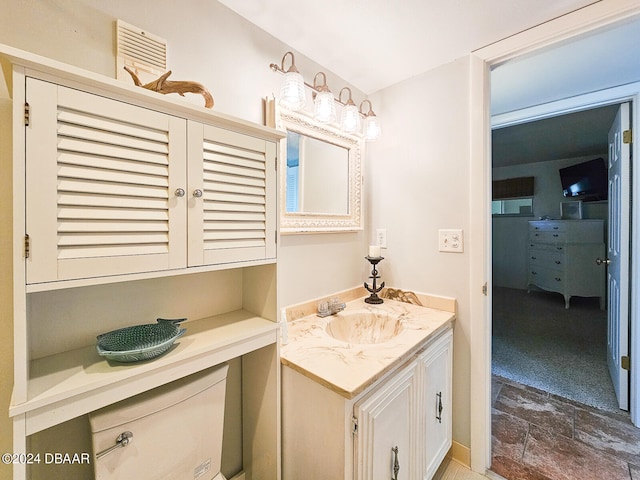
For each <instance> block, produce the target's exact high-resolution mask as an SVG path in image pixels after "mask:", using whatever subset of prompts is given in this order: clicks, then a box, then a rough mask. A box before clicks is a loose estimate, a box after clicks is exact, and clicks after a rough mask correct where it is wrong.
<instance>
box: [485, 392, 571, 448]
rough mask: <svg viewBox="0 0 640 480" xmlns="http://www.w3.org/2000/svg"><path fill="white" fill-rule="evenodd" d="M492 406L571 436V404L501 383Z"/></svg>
mask: <svg viewBox="0 0 640 480" xmlns="http://www.w3.org/2000/svg"><path fill="white" fill-rule="evenodd" d="M494 407H495V409H496V410H500V411H502V412H506V413H510V414H511V415H514V416H516V417H518V418H522V419H523V420H526V421H527V422H529V423H532V424H534V425H537V426H539V427H542V428H544V429H547V430H549V431H550V432H553V433H557V434H560V435H564V436H565V437H568V438H572V437H573V415H574V410H575V408H574V407H573V406H572V405H568V404H566V403H564V402H560V401H558V400H556V399H553V398H549V397H548V396H545V395H542V394H539V393H537V392H535V391H532V390H527V389H520V388H515V387H512V386H511V385H503V386H502V388H501V389H500V394H499V395H498V398H497V399H496V402H495V405H494Z"/></svg>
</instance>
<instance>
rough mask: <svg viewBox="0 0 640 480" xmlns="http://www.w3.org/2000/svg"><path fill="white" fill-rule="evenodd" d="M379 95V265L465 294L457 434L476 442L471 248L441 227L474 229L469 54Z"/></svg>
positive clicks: (393, 281)
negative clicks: (454, 248) (447, 242)
mask: <svg viewBox="0 0 640 480" xmlns="http://www.w3.org/2000/svg"><path fill="white" fill-rule="evenodd" d="M372 101H373V102H374V104H375V105H376V113H377V114H378V115H379V116H380V118H381V119H384V124H383V135H382V138H381V139H380V140H379V141H378V142H376V143H375V144H374V145H372V148H370V152H369V154H370V156H371V163H370V165H369V168H368V171H367V174H366V175H367V177H366V183H367V186H368V196H367V198H368V210H369V212H370V214H369V216H368V219H367V224H368V225H369V227H370V228H371V229H372V231H374V232H375V229H377V228H386V229H387V243H388V248H387V250H386V251H383V256H384V257H385V260H384V261H383V262H381V263H380V266H379V270H380V272H381V275H382V278H383V279H384V280H385V281H387V283H388V284H390V285H397V286H401V287H402V288H405V289H409V290H415V291H419V292H427V293H431V294H435V295H444V296H450V297H455V298H456V299H457V302H458V306H457V308H458V311H457V313H458V316H457V320H456V325H455V334H454V349H453V351H454V366H453V376H454V379H453V438H454V440H455V441H457V442H459V443H461V444H463V445H465V446H469V444H470V440H469V437H470V432H469V402H470V398H469V353H470V351H469V337H470V330H471V325H470V318H471V317H470V314H469V297H470V292H469V273H470V259H469V253H468V248H467V249H465V252H464V253H441V252H439V251H438V229H441V228H443V229H449V228H460V229H462V230H463V231H464V233H466V234H468V233H469V203H470V201H471V198H470V195H469V187H468V185H469V170H470V166H469V158H470V152H469V141H468V137H467V134H466V132H468V130H469V118H470V114H469V64H468V61H467V59H460V60H457V61H455V62H453V63H450V64H447V65H444V66H442V67H439V68H437V69H434V70H432V71H429V72H427V73H425V74H422V75H418V76H417V77H414V78H411V79H409V80H406V81H404V82H402V83H400V84H398V85H395V86H393V87H390V88H387V89H385V90H384V91H382V92H380V93H379V94H376V95H374V96H373V97H372ZM372 192H375V193H372ZM467 242H468V237H467Z"/></svg>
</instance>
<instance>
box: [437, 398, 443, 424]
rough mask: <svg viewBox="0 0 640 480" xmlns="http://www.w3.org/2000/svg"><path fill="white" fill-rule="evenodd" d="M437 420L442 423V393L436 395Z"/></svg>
mask: <svg viewBox="0 0 640 480" xmlns="http://www.w3.org/2000/svg"><path fill="white" fill-rule="evenodd" d="M436 412H437V413H436V420H438V423H442V392H438V393H436Z"/></svg>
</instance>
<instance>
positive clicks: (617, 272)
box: [607, 103, 631, 410]
mask: <svg viewBox="0 0 640 480" xmlns="http://www.w3.org/2000/svg"><path fill="white" fill-rule="evenodd" d="M629 123H630V122H629V104H628V103H624V104H622V105H620V108H619V109H618V114H617V115H616V119H615V121H614V122H613V125H612V126H611V130H609V241H608V247H607V258H608V263H609V265H608V269H607V295H608V298H609V303H608V310H607V311H608V319H607V322H608V328H607V364H608V365H609V373H610V374H611V380H612V381H613V386H614V389H615V391H616V397H617V398H618V404H619V406H620V408H621V409H622V410H628V409H629V371H628V370H625V369H624V368H623V365H622V358H623V357H627V356H628V355H629V208H630V188H629V181H628V180H627V181H624V179H629V178H631V176H630V172H629V168H630V158H629V157H630V155H629V151H630V144H629V143H627V142H626V141H625V139H624V138H623V137H624V132H625V131H627V130H629Z"/></svg>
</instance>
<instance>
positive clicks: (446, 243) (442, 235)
mask: <svg viewBox="0 0 640 480" xmlns="http://www.w3.org/2000/svg"><path fill="white" fill-rule="evenodd" d="M438 249H439V250H440V251H441V252H453V253H462V252H463V251H464V238H463V235H462V230H461V229H448V230H443V229H441V230H438Z"/></svg>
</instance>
